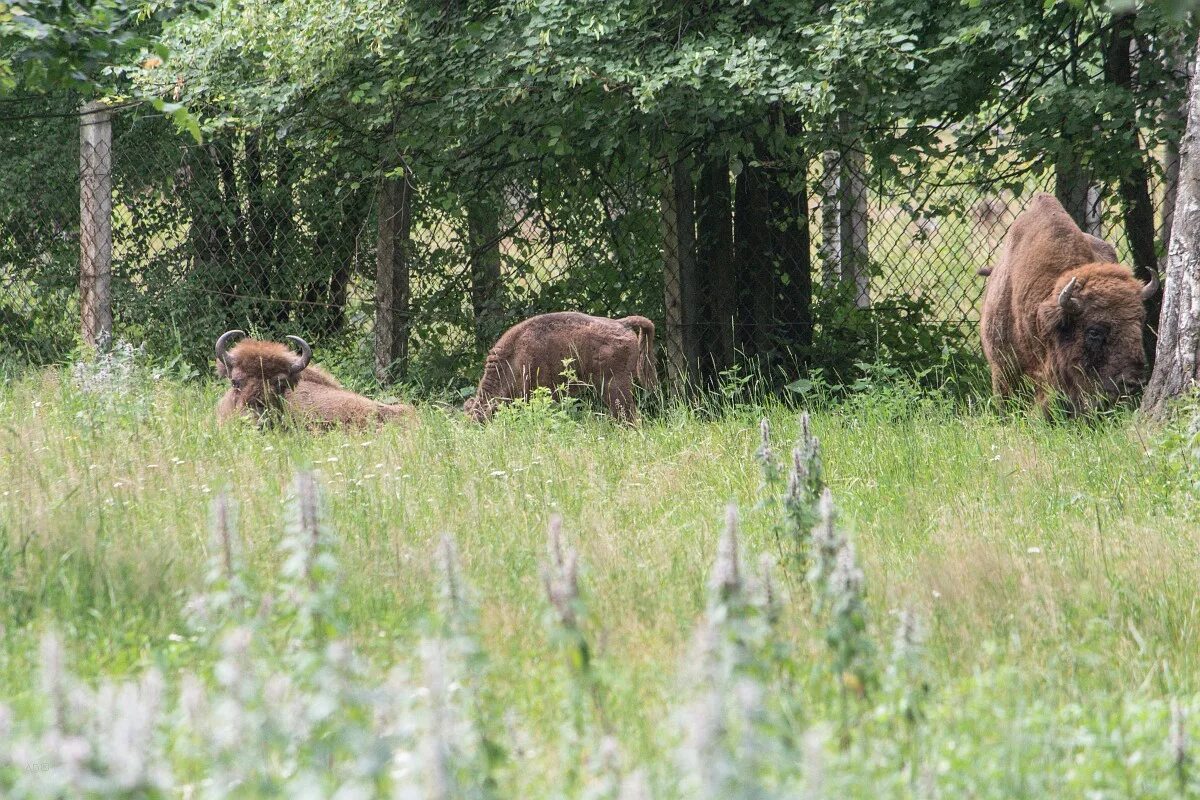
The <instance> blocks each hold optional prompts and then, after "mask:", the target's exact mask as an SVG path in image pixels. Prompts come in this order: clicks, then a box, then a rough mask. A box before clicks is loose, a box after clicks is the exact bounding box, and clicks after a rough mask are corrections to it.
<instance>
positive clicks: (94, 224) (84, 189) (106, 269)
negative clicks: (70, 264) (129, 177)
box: [79, 101, 112, 347]
mask: <svg viewBox="0 0 1200 800" xmlns="http://www.w3.org/2000/svg"><path fill="white" fill-rule="evenodd" d="M79 308H80V317H81V325H82V332H83V340H84V342H86V343H87V344H89V345H91V346H92V347H107V346H108V344H109V342H111V341H112V112H110V111H109V110H108V107H107V106H106V105H105V104H104V103H101V102H97V101H93V102H90V103H85V104H84V106H83V108H82V109H81V113H80V117H79Z"/></svg>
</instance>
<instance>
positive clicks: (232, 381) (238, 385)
mask: <svg viewBox="0 0 1200 800" xmlns="http://www.w3.org/2000/svg"><path fill="white" fill-rule="evenodd" d="M229 383H230V384H232V385H233V388H235V389H240V388H242V382H241V381H240V380H239V379H237V378H231V379H230V381H229Z"/></svg>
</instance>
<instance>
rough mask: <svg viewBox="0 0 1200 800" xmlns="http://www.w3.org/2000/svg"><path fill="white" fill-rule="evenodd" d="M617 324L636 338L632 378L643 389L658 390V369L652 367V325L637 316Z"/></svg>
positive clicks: (624, 319) (623, 319) (625, 318)
mask: <svg viewBox="0 0 1200 800" xmlns="http://www.w3.org/2000/svg"><path fill="white" fill-rule="evenodd" d="M617 322H619V323H621V324H622V325H624V326H625V327H626V328H628V329H629V330H631V331H633V333H634V335H636V336H637V340H638V361H637V369H636V371H635V373H634V378H636V379H637V382H638V383H639V384H640V385H641V387H642V388H643V389H645V390H647V391H650V392H653V391H654V390H656V389H657V388H658V369H657V368H656V367H655V366H654V323H653V322H651V321H650V320H648V319H646V318H645V317H638V316H633V317H623V318H621V319H619V320H617Z"/></svg>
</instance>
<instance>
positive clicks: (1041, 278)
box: [980, 192, 1158, 413]
mask: <svg viewBox="0 0 1200 800" xmlns="http://www.w3.org/2000/svg"><path fill="white" fill-rule="evenodd" d="M1115 261H1116V253H1115V251H1113V249H1112V247H1111V246H1109V245H1108V244H1107V243H1106V242H1104V241H1102V240H1100V239H1097V238H1096V237H1094V236H1089V235H1087V234H1085V233H1084V232H1083V231H1081V230H1080V229H1079V226H1077V225H1076V224H1075V221H1074V220H1073V219H1071V216H1070V215H1069V214H1068V213H1067V212H1066V210H1065V209H1064V208H1063V207H1062V205H1061V204H1060V203H1059V202H1058V200H1057V199H1055V197H1054V196H1053V195H1050V194H1045V193H1040V192H1039V193H1038V194H1036V195H1034V197H1033V199H1032V200H1031V201H1030V203H1029V206H1028V207H1027V208H1026V209H1025V211H1023V212H1022V213H1021V215H1020V216H1018V217H1017V219H1016V221H1014V222H1013V224H1012V227H1011V228H1009V230H1008V233H1007V235H1006V236H1005V239H1004V248H1003V250H1002V252H1001V255H1000V259H999V261H998V262H997V263H996V266H995V267H994V268H993V269H992V271H991V275H990V276H989V277H988V281H987V289H986V291H985V292H984V298H983V315H982V319H981V325H980V329H981V337H982V340H983V351H984V354H985V355H986V356H987V360H988V364H989V366H990V367H991V371H992V389H993V391H994V392H995V394H996V395H997V396H998V397H1000V398H1008V397H1011V396H1012V395H1013V394H1015V393H1016V391H1017V390H1018V389H1019V387H1020V386H1021V385H1022V383H1023V382H1024V381H1025V380H1026V379H1028V380H1030V381H1031V382H1032V385H1033V387H1034V390H1035V393H1036V398H1037V402H1038V404H1039V405H1040V406H1042V408H1043V409H1046V408H1047V407H1048V400H1049V397H1050V395H1051V394H1055V393H1057V394H1059V395H1061V396H1062V397H1063V399H1065V401H1066V405H1067V410H1068V411H1069V412H1071V413H1078V412H1082V411H1086V410H1087V409H1089V408H1091V407H1092V406H1093V404H1094V402H1095V401H1096V400H1098V399H1099V400H1105V401H1113V400H1115V399H1116V398H1118V397H1119V396H1121V395H1123V394H1125V393H1127V392H1128V391H1129V390H1131V389H1135V388H1137V387H1139V386H1140V385H1141V383H1142V381H1143V380H1144V372H1145V363H1146V359H1145V352H1144V350H1143V347H1142V325H1143V324H1144V322H1145V319H1146V312H1145V308H1144V306H1143V303H1144V301H1145V300H1146V299H1148V298H1149V297H1152V296H1153V295H1154V294H1155V293H1156V292H1157V291H1158V279H1157V277H1155V278H1154V279H1153V280H1151V282H1150V283H1149V284H1146V285H1145V286H1143V285H1142V283H1141V281H1139V280H1137V279H1136V278H1135V277H1134V276H1133V273H1132V272H1131V271H1130V270H1129V268H1128V267H1124V266H1121V265H1120V264H1116V263H1114V262H1115Z"/></svg>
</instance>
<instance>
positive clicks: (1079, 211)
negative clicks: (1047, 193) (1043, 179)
mask: <svg viewBox="0 0 1200 800" xmlns="http://www.w3.org/2000/svg"><path fill="white" fill-rule="evenodd" d="M1068 137H1069V134H1067V133H1064V134H1063V137H1062V138H1063V140H1069V138H1068ZM1089 189H1091V176H1090V175H1088V173H1087V170H1085V169H1084V168H1083V165H1082V164H1081V163H1080V162H1079V158H1078V155H1077V154H1076V153H1075V151H1074V150H1071V151H1069V152H1066V153H1062V154H1060V155H1059V157H1058V159H1057V160H1056V161H1055V162H1054V196H1055V197H1057V198H1058V202H1060V203H1062V205H1063V208H1065V209H1066V211H1067V213H1068V214H1070V215H1071V219H1073V220H1075V224H1076V225H1078V226H1079V227H1080V228H1081V229H1082V230H1085V231H1087V230H1088V210H1089V209H1088V190H1089ZM1088 232H1089V233H1091V231H1088Z"/></svg>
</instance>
